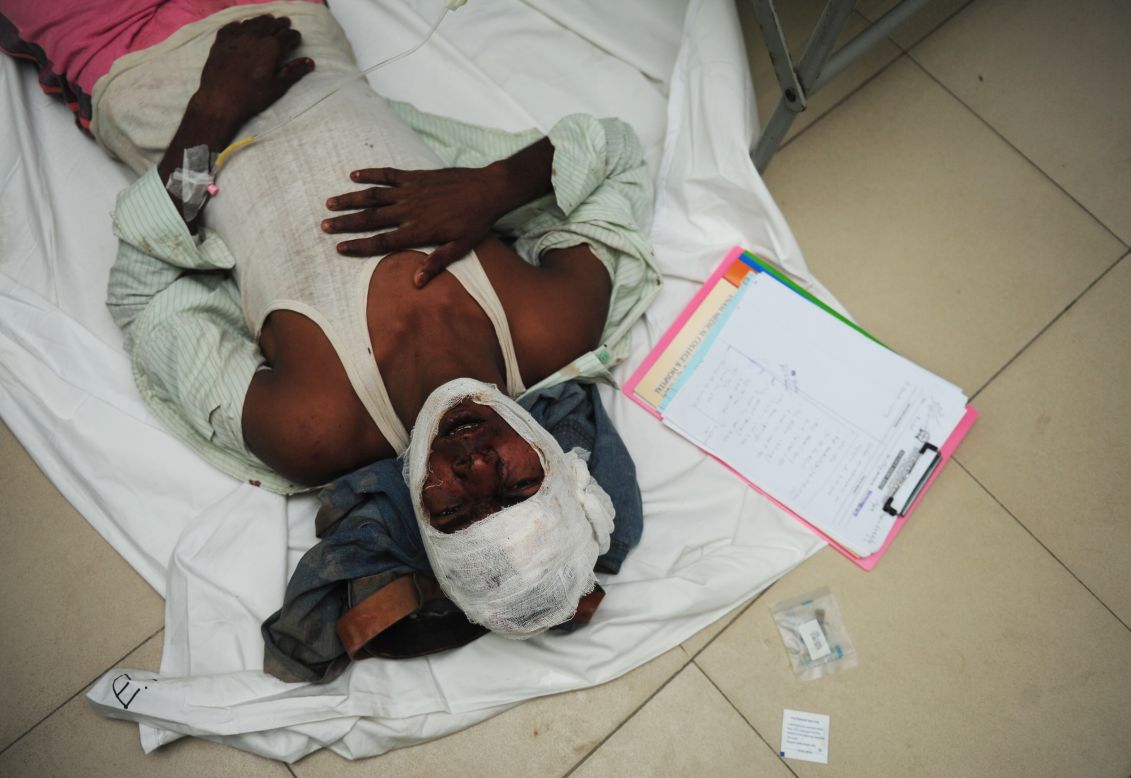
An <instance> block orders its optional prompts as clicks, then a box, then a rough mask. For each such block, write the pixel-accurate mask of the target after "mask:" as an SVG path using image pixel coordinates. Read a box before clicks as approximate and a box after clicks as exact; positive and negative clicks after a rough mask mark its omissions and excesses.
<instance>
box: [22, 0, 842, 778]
mask: <svg viewBox="0 0 1131 778" xmlns="http://www.w3.org/2000/svg"><path fill="white" fill-rule="evenodd" d="M600 5H601V4H584V3H583V4H555V3H552V2H550V0H531V1H530V5H529V6H517V7H516V6H514V5H511V4H508V3H506V2H504V0H473V2H472V3H470V4H469V5H468V6H466V7H465V8H464V9H461V10H460V11H459V12H457V13H454V14H449V15H448V17H447V18H446V19H445V20H444V23H443V25H442V27H441V29H440V31H439V32H438V33H437V34H436V36H435V37H434V38H433V40H432V41H431V42H430V43H429V44H428V45H427V46H425V47H424V48H422V49H421V50H420V51H418V52H417V53H416V54H414V55H413V56H411V57H409V58H406V59H405V60H402V61H401V62H398V63H396V64H395V65H392V66H390V67H388V68H384V69H382V70H380V71H378V72H377V73H375V74H374V76H373V78H372V80H373V82H374V84H375V86H376V87H377V88H378V89H379V90H380V91H382V92H383V93H385V94H387V95H388V96H390V97H393V98H399V99H408V100H411V101H412V102H414V103H415V104H416V105H417V106H418V107H420V108H421V109H423V110H429V111H433V112H437V113H444V114H447V115H451V116H454V117H456V118H459V119H462V120H465V121H474V122H478V123H481V124H493V125H496V126H501V127H505V128H508V129H519V128H523V127H528V126H538V127H541V128H543V129H545V128H547V127H549V126H551V125H552V124H553V122H554V121H555V120H556V119H557V118H558V117H560V116H562V115H565V114H567V113H571V112H574V111H586V112H590V113H594V114H596V115H618V116H620V117H621V118H624V119H626V120H627V121H629V122H630V123H632V124H633V125H634V126H635V127H636V129H637V132H638V133H639V135H640V137H641V139H642V142H643V144H644V147H645V149H646V153H647V156H648V160H649V163H650V165H651V166H652V169H653V170H654V171H655V172H656V175H657V201H656V208H655V212H654V226H653V230H652V238H653V241H654V243H655V247H656V254H657V257H658V259H659V262H660V264H661V267H662V268H663V270H664V274H665V277H666V279H667V283H666V286H665V288H664V290H663V291H662V293H661V295H660V297H659V299H658V300H657V302H656V304H655V305H654V307H653V309H652V310H651V311H650V312H649V313H648V315H647V316H646V319H645V321H644V322H642V323H641V324H639V325H638V326H637V329H636V330H635V332H634V353H633V355H632V357H631V358H630V360H629V361H628V362H627V363H626V364H625V365H622V366H621V367H620V368H619V372H618V376H619V377H621V378H624V377H626V376H627V375H628V372H629V370H630V369H631V368H632V367H634V366H635V365H637V364H639V362H640V361H641V360H642V359H643V357H644V355H645V354H646V353H647V351H648V349H649V348H650V346H651V345H652V344H653V343H654V342H655V341H656V340H657V339H658V337H659V335H660V334H661V333H662V332H663V330H664V329H665V328H666V326H667V325H668V323H669V322H670V321H671V320H672V319H673V318H674V316H675V315H676V313H677V312H678V310H679V309H680V308H681V307H682V306H683V305H684V304H685V303H686V301H687V300H688V299H689V298H690V297H691V295H692V294H693V293H694V291H695V288H696V285H697V283H699V282H701V281H702V280H703V279H705V278H706V276H707V275H708V273H709V272H710V270H711V269H712V268H713V267H714V265H715V264H716V263H717V262H719V261H720V260H721V259H722V257H723V256H724V255H725V253H726V251H727V249H729V248H730V247H731V246H732V245H735V244H741V245H743V246H745V247H747V248H749V249H752V250H754V251H756V252H763V253H765V254H766V255H768V256H769V257H771V258H773V259H774V260H776V261H777V262H778V263H779V264H781V265H782V266H784V267H785V268H786V269H787V270H788V271H790V272H791V273H793V274H794V275H795V276H797V277H798V278H799V279H800V280H802V281H803V282H805V283H808V284H809V286H810V288H811V289H813V290H814V291H815V292H816V293H817V294H819V295H821V296H822V297H825V299H829V296H828V294H827V292H826V290H824V289H823V287H821V286H820V285H819V284H818V283H817V282H816V281H815V280H813V279H812V277H811V275H810V274H809V272H808V269H807V268H806V266H805V263H804V261H803V259H802V256H801V253H800V250H799V249H798V246H797V244H796V242H795V240H794V238H793V235H792V233H791V232H790V230H789V227H788V226H787V225H786V223H785V221H784V219H783V218H782V216H781V214H780V212H779V211H778V209H777V207H776V206H775V204H774V202H773V200H772V198H771V197H770V195H769V193H768V192H767V191H766V189H765V187H764V185H763V183H762V181H761V179H760V178H759V177H758V175H757V174H756V172H755V171H754V168H753V166H752V164H751V163H750V160H749V158H748V157H747V155H746V147H747V144H748V142H749V139H750V138H751V136H752V134H753V128H754V126H755V125H756V121H755V111H754V100H753V93H752V90H751V87H750V84H749V79H748V76H747V70H746V61H745V53H744V51H743V48H742V39H741V35H740V33H739V28H738V23H737V19H736V18H735V12H734V8H733V4H731V3H718V2H714V1H713V0H692V2H691V3H690V5H689V6H687V5H686V4H685V2H684V0H664V2H663V3H660V4H655V3H652V2H650V0H640V1H639V2H637V3H634V4H631V6H629V5H627V4H625V5H620V4H618V10H617V12H616V15H617V17H618V18H620V19H629V20H631V18H632V13H633V11H632V9H635V13H637V14H644V15H647V20H648V21H647V24H646V25H643V26H642V27H641V26H638V27H637V28H636V29H633V30H626V34H625V35H623V36H618V35H617V27H618V25H602V24H601V21H600V20H601V14H602V13H604V11H603V10H602V8H601V7H598V6H600ZM685 8H686V19H684V18H683V12H684V9H685ZM333 9H334V13H335V14H337V15H338V16H339V18H340V19H341V20H342V22H343V27H344V28H345V29H346V30H347V33H348V34H349V35H350V37H351V41H352V43H353V44H354V47H355V51H356V52H357V54H358V58H359V61H360V62H361V63H362V64H363V65H364V64H366V63H369V62H375V61H377V60H378V59H380V58H382V57H383V56H387V55H388V54H389V53H391V52H396V51H399V50H401V49H402V48H404V46H405V41H415V40H416V39H418V38H419V37H420V36H421V35H423V33H424V31H425V30H426V29H427V26H428V24H429V23H430V22H431V21H432V20H433V19H434V18H435V14H436V13H437V12H438V6H437V5H436V4H435V3H434V2H431V0H419V2H417V3H408V4H401V3H383V4H382V8H381V9H378V8H377V7H376V6H375V5H371V4H370V3H369V2H367V1H366V0H335V2H334V4H333ZM540 9H541V10H540ZM640 18H644V17H640ZM619 26H621V27H624V25H623V24H621V25H619ZM641 29H645V30H651V31H653V32H651V33H648V34H655V35H656V36H658V39H660V41H661V42H660V44H659V45H655V46H653V45H652V44H651V43H650V42H649V38H648V34H642V33H641ZM673 42H674V44H673ZM676 51H678V57H677V58H676V60H675V61H674V62H672V63H671V66H670V67H669V66H665V64H664V63H665V61H668V60H665V56H671V55H674V53H675V52H676ZM664 52H669V54H665V53H664ZM0 128H2V131H3V137H4V138H5V141H4V143H3V144H2V145H0V182H2V184H0V186H2V188H0V415H2V416H3V418H4V421H5V422H6V423H7V424H8V426H9V427H10V428H11V429H12V431H13V432H14V434H15V435H16V436H17V437H18V438H19V440H20V441H21V442H22V443H23V445H24V446H25V447H26V448H27V449H28V451H29V452H30V454H31V455H32V456H33V458H34V459H35V460H36V462H37V463H38V464H39V466H40V467H41V468H42V469H43V470H44V472H45V473H47V475H48V477H49V478H51V480H52V481H53V482H54V483H55V485H56V486H57V487H58V488H59V490H60V491H61V492H62V493H63V494H64V495H65V496H66V497H67V498H68V499H69V500H70V501H71V503H72V504H73V505H74V506H75V507H76V508H77V509H78V510H79V512H80V513H82V514H83V515H84V516H85V517H86V518H87V519H88V520H89V521H90V523H91V524H92V525H93V526H94V527H95V529H97V531H98V532H99V533H100V534H101V535H102V536H103V537H104V538H106V540H107V541H108V542H109V543H110V544H111V545H113V546H114V548H116V549H117V550H118V551H119V552H120V553H121V554H122V555H123V556H124V557H125V558H126V559H127V561H129V562H130V564H131V565H133V566H134V568H135V569H137V570H138V572H139V573H140V574H141V575H142V576H144V577H145V579H146V580H147V581H148V582H149V583H150V584H151V585H152V586H153V587H154V588H155V589H157V591H158V592H160V593H161V594H162V595H163V596H164V597H165V599H166V630H165V646H164V653H163V656H162V662H161V672H160V673H159V674H153V673H145V672H139V671H134V670H129V669H122V670H118V671H114V672H111V673H108V674H107V675H106V676H105V677H103V678H102V679H101V680H100V681H99V682H97V683H96V684H95V686H94V687H93V688H92V690H91V691H90V693H89V695H88V697H89V699H90V700H91V702H92V703H93V704H94V705H95V706H96V708H98V710H99V711H100V712H102V713H104V714H105V715H107V716H113V717H117V718H127V719H131V720H134V721H137V722H139V723H140V724H141V725H142V726H141V736H142V744H143V747H144V748H145V750H146V751H149V750H152V749H154V748H157V747H159V746H160V745H162V744H164V743H168V742H170V741H172V740H174V739H176V738H178V737H181V736H183V735H195V736H200V737H206V738H209V739H212V740H216V741H219V742H223V743H227V744H230V745H233V746H235V747H238V748H242V749H246V750H249V751H253V752H255V753H258V754H262V755H265V756H269V757H274V758H277V759H282V760H286V761H294V760H297V759H299V758H301V757H302V756H304V755H306V754H308V753H310V752H311V751H314V750H317V749H318V748H322V747H328V748H330V749H332V750H333V751H335V752H337V753H339V754H341V755H343V756H346V757H349V758H357V757H363V756H370V755H375V754H379V753H382V752H384V751H387V750H390V749H393V748H398V747H401V746H405V745H411V744H413V743H418V742H421V741H423V740H428V739H431V738H435V737H439V736H442V735H444V734H448V733H450V732H454V731H456V730H458V729H461V728H463V727H466V726H469V725H470V724H472V723H475V722H477V721H480V720H482V719H485V718H487V717H489V716H492V715H494V714H496V713H499V712H501V711H502V710H505V709H506V708H507V707H510V706H512V705H514V704H516V703H518V702H520V701H521V700H524V699H528V698H531V697H535V696H539V695H544V694H551V693H556V692H562V691H567V690H570V689H576V688H581V687H586V686H591V685H594V684H598V683H602V682H605V681H608V680H611V679H613V678H615V677H617V676H619V675H621V674H623V673H625V672H627V671H629V670H631V669H632V668H634V667H636V666H638V665H640V664H642V663H644V662H646V661H648V660H649V659H651V658H653V657H655V656H658V655H659V654H661V653H663V652H664V651H666V650H668V649H669V648H671V647H672V646H674V645H676V644H678V643H679V642H681V641H682V640H684V639H686V638H687V637H689V636H690V635H692V634H693V633H694V632H695V631H696V630H698V629H700V628H702V627H703V626H705V625H707V624H709V623H710V622H712V621H713V620H715V619H716V618H718V617H720V616H721V615H723V614H724V613H725V612H726V611H728V610H729V609H730V608H732V607H734V606H735V605H737V604H738V603H740V602H742V601H744V600H746V599H749V598H750V597H752V596H754V595H756V594H757V593H758V592H760V591H761V590H763V589H764V588H765V587H767V586H768V585H769V584H770V583H772V582H773V581H774V580H776V579H777V578H779V577H780V576H781V575H783V574H784V573H785V572H787V571H788V570H790V569H791V568H792V567H793V566H795V565H796V564H798V563H799V562H800V561H801V560H803V559H805V558H806V557H807V556H809V555H810V554H812V553H814V552H815V551H817V550H818V549H819V548H821V547H822V546H823V543H821V542H820V541H819V540H818V539H817V538H815V537H814V536H813V535H811V534H810V533H809V532H808V531H807V530H806V529H805V528H804V527H802V526H801V525H800V524H799V523H798V522H796V521H795V520H794V519H792V518H790V517H789V516H787V515H785V514H783V513H782V512H781V511H780V510H778V509H777V508H775V507H773V506H772V505H770V504H769V503H768V502H767V501H766V500H765V499H763V498H761V497H759V496H758V495H757V494H756V493H754V492H753V491H751V490H750V489H748V488H746V487H745V486H744V485H743V484H742V483H741V482H739V480H738V479H736V478H735V477H734V476H733V474H731V473H730V472H729V471H727V470H725V469H724V468H722V467H721V466H720V465H719V464H717V463H716V462H714V461H713V460H711V459H709V458H708V457H706V456H704V455H703V454H701V453H700V452H699V451H698V450H696V449H695V448H694V447H692V446H691V445H689V444H687V443H686V442H685V441H683V440H682V439H680V438H678V437H677V436H675V435H674V434H673V433H671V432H670V431H668V430H667V429H665V428H664V427H663V426H662V425H660V424H658V423H657V422H656V421H655V419H653V418H652V417H651V416H649V415H647V414H646V413H644V412H643V411H641V410H640V409H639V408H637V407H636V406H635V405H633V404H632V403H631V402H630V401H628V400H627V399H626V398H625V397H623V396H622V395H620V394H617V393H613V392H612V391H605V392H604V398H605V400H606V405H607V407H608V408H609V411H610V413H611V415H612V417H613V419H614V421H615V423H616V424H617V426H618V428H619V429H620V430H621V434H622V435H623V436H624V438H625V440H626V442H627V444H628V446H629V448H630V450H631V451H632V453H633V455H634V457H635V459H636V462H637V467H638V472H639V478H640V484H641V488H642V490H643V494H644V501H645V516H646V519H645V522H646V524H645V532H644V538H643V541H642V542H641V545H640V546H639V547H638V548H637V549H636V550H634V551H633V552H632V553H631V554H630V555H629V558H628V561H627V562H626V564H625V565H624V568H623V570H622V572H621V573H620V574H619V575H617V576H613V577H606V579H605V580H604V581H603V584H604V585H605V587H606V589H607V590H608V595H607V597H606V598H605V600H604V602H603V603H602V606H601V609H600V611H599V612H598V614H597V617H596V618H595V620H594V622H593V623H592V624H591V625H590V626H588V627H587V628H585V629H583V630H580V631H578V632H576V633H574V634H573V635H571V636H568V637H561V636H553V635H545V636H540V637H538V638H535V639H533V640H530V641H526V642H513V641H508V640H504V639H501V638H496V637H494V636H490V635H488V636H486V637H484V638H482V639H480V640H478V641H476V642H474V643H472V644H471V645H469V646H467V647H465V648H462V649H459V650H458V651H453V652H448V653H446V654H441V655H437V656H432V657H426V658H419V659H412V660H402V661H382V660H366V661H364V662H360V663H355V664H354V665H353V666H352V667H351V668H350V669H349V670H348V671H347V672H346V673H345V674H344V675H343V676H342V677H340V678H339V679H338V680H337V681H335V682H334V683H331V684H328V685H325V686H308V685H301V684H285V683H282V682H280V681H278V680H276V679H274V678H272V677H270V676H267V675H265V674H264V673H262V672H261V667H262V649H263V644H262V639H261V638H260V634H259V624H260V622H261V621H262V620H263V619H264V618H265V617H266V616H267V615H269V614H270V613H271V612H273V611H274V610H276V609H277V607H278V606H279V604H280V603H281V601H282V596H283V588H284V586H285V583H286V580H287V576H288V574H289V572H290V571H291V570H292V569H293V567H294V565H295V563H296V562H297V560H298V558H299V556H301V554H302V553H303V552H304V551H305V550H306V549H307V548H308V547H309V546H310V545H311V544H312V543H313V542H314V536H313V514H314V510H315V501H314V498H313V497H311V496H303V497H295V498H290V499H285V498H282V497H279V496H276V495H272V494H269V493H267V492H264V491H262V490H260V489H256V488H255V487H252V486H250V485H247V484H242V483H239V482H236V481H234V480H232V479H230V478H228V477H227V476H224V475H222V474H221V473H219V472H217V471H215V470H213V469H212V468H210V467H209V466H208V465H206V464H204V463H203V462H201V461H199V460H198V459H197V458H196V457H195V456H194V455H193V454H192V453H191V452H190V451H189V450H187V449H186V448H184V447H183V446H182V445H181V444H179V443H178V442H177V441H176V440H175V439H174V438H172V437H171V436H169V435H168V434H167V433H166V432H164V430H163V429H162V428H161V427H160V425H159V424H158V423H157V422H156V421H155V420H154V419H153V418H152V417H151V416H150V414H149V413H148V411H147V409H146V408H145V406H144V405H143V404H142V402H141V400H140V398H139V397H138V396H137V394H136V392H135V390H134V388H133V384H132V380H131V377H130V373H129V369H128V363H127V360H126V357H125V356H124V354H123V353H122V350H121V338H120V336H119V334H118V332H117V330H116V328H115V327H114V325H113V323H112V321H111V320H110V317H109V315H108V313H107V312H106V310H105V308H104V307H103V290H104V289H105V283H106V277H107V273H108V271H109V267H110V264H111V263H112V261H113V257H114V253H115V248H116V244H115V240H114V238H113V236H112V235H111V234H110V229H109V227H110V225H109V218H108V214H109V211H110V209H111V208H112V205H113V199H114V196H115V194H116V193H117V192H118V191H119V190H120V189H121V188H123V187H124V186H125V185H126V184H127V183H128V182H129V178H130V176H129V173H128V171H126V170H125V169H124V168H123V167H121V166H119V165H117V164H116V163H113V162H111V161H110V160H108V159H106V158H105V157H104V156H103V155H102V154H101V152H100V151H99V150H98V149H97V148H96V147H95V146H94V145H93V144H92V143H91V142H90V141H89V140H87V139H86V138H84V137H82V136H81V135H80V134H79V133H78V131H77V130H76V129H75V128H74V127H73V125H72V122H71V119H70V116H69V114H68V113H67V112H66V111H65V109H63V108H62V107H61V106H59V105H58V104H56V103H54V102H53V101H51V100H49V99H48V98H47V97H46V96H45V95H43V94H41V93H40V92H39V90H38V87H37V86H36V84H35V79H34V77H32V75H31V74H30V72H27V71H24V70H18V69H17V67H16V66H15V64H14V63H13V62H11V61H10V60H9V59H7V58H0Z"/></svg>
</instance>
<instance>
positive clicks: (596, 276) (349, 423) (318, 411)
mask: <svg viewBox="0 0 1131 778" xmlns="http://www.w3.org/2000/svg"><path fill="white" fill-rule="evenodd" d="M476 254H477V255H478V256H479V259H480V262H481V263H482V265H483V269H484V271H485V272H486V274H487V277H488V279H489V280H490V281H491V285H492V286H493V287H494V288H495V291H496V293H497V294H498V296H499V300H500V301H501V303H502V305H503V310H504V311H505V312H506V316H507V321H508V324H509V327H510V330H511V333H512V335H513V338H514V345H515V352H516V355H517V357H518V364H519V368H520V372H521V374H522V379H523V382H524V383H525V384H526V385H527V386H530V385H532V384H534V383H536V382H537V381H539V380H541V379H543V378H545V377H546V376H548V375H551V374H552V373H553V372H554V371H556V370H558V369H560V368H561V367H563V366H564V365H566V364H568V363H569V362H571V361H572V360H573V359H575V358H577V357H578V356H580V355H581V354H583V353H585V352H586V351H588V350H590V349H592V348H594V347H596V345H597V344H598V341H599V338H600V334H601V329H602V327H603V326H604V323H605V317H606V315H607V311H608V301H609V293H610V288H611V284H610V281H609V276H608V273H607V272H606V270H605V269H604V267H603V266H602V265H601V264H600V262H599V261H598V260H597V259H596V258H595V257H594V256H593V255H592V253H591V252H590V251H589V250H588V249H587V248H585V247H583V246H579V247H575V248H572V249H565V250H561V251H556V252H549V253H547V255H546V256H545V257H544V258H543V265H542V266H541V267H534V266H531V265H529V264H527V263H526V262H524V261H523V260H522V259H521V258H519V257H518V256H517V255H516V254H514V252H512V251H511V250H510V249H508V248H507V247H506V246H504V245H503V244H502V243H500V242H499V241H497V240H495V239H494V238H488V239H486V240H484V241H483V242H482V243H481V244H480V245H479V246H478V247H477V248H476ZM422 259H423V255H422V254H421V253H420V252H415V251H405V252H398V253H396V254H390V255H389V256H387V257H385V258H384V259H383V260H382V261H381V263H380V264H379V265H378V266H377V269H376V270H375V271H374V273H373V276H372V277H371V279H370V287H369V306H368V310H367V318H368V323H369V333H370V340H371V342H372V346H373V356H374V359H375V361H376V363H377V366H378V368H379V370H380V372H381V375H382V377H383V378H384V380H385V386H386V389H387V391H388V393H389V398H390V400H391V402H392V405H393V409H394V410H395V411H396V413H397V416H398V417H399V418H400V419H401V421H402V422H404V424H405V426H406V427H407V428H410V429H411V427H412V424H413V421H414V420H415V419H416V415H417V413H418V412H419V411H420V408H421V407H422V405H423V404H424V400H425V399H426V398H427V396H428V395H429V394H430V393H431V392H432V390H433V389H435V388H436V387H438V386H440V385H441V384H444V383H446V382H447V381H449V380H451V379H453V378H458V377H470V378H476V379H479V380H481V381H486V382H490V383H495V384H498V385H500V386H503V385H505V380H504V378H505V372H504V370H505V368H504V363H503V355H502V353H501V350H500V348H499V343H498V339H497V337H496V335H495V331H494V329H493V327H492V325H491V322H490V320H489V319H488V318H487V316H486V314H485V313H484V312H483V310H482V308H480V306H479V304H478V303H476V302H475V300H474V299H472V297H471V296H470V295H469V294H468V293H467V291H466V290H464V288H463V286H462V285H461V284H460V283H459V282H458V281H457V280H456V279H455V277H453V276H452V275H450V274H449V273H442V274H441V275H440V276H438V277H437V278H435V279H434V280H433V281H432V282H431V283H429V284H428V285H427V286H425V287H424V288H423V289H417V288H415V286H414V285H413V283H412V276H413V273H414V272H415V270H416V268H417V267H419V265H420V262H421V261H422ZM260 348H261V350H262V351H263V354H264V357H265V358H266V361H267V363H268V365H269V366H270V368H271V369H270V370H263V371H260V372H259V373H257V374H256V376H255V378H254V380H253V381H252V384H251V387H250V388H249V390H248V394H247V398H246V400H245V403H244V414H243V425H244V437H245V438H246V440H247V443H248V446H249V447H250V448H251V450H252V451H253V452H254V453H255V454H256V455H257V456H258V457H260V459H262V460H263V461H264V462H265V463H266V464H268V465H269V466H271V467H272V468H274V469H275V470H277V471H278V472H280V473H281V474H282V475H284V476H286V477H288V478H290V479H292V480H294V481H296V482H299V483H306V484H317V483H323V482H325V481H327V480H330V479H332V478H334V477H336V476H338V475H341V474H344V473H346V472H350V471H351V470H354V469H356V468H358V467H361V466H363V465H365V464H368V463H370V462H373V461H376V460H378V459H382V458H387V457H391V456H395V455H396V453H397V452H395V451H394V450H393V447H392V446H391V445H390V444H389V442H388V441H387V440H385V437H384V436H383V435H382V434H381V432H380V431H379V430H378V428H377V426H376V424H375V423H374V422H373V420H372V419H371V418H370V416H369V414H368V413H367V411H366V410H365V407H364V406H363V405H362V403H361V400H360V399H359V398H358V397H357V395H356V393H355V392H354V389H353V387H352V386H351V384H350V382H349V379H348V378H347V376H346V373H345V369H344V368H343V367H342V364H341V361H340V359H339V358H338V356H337V354H336V353H335V351H334V349H333V347H332V346H331V345H330V342H329V340H328V339H327V338H326V336H325V335H324V334H323V333H322V330H321V329H320V328H319V327H318V326H317V325H316V324H315V323H314V322H312V321H311V320H310V319H308V318H306V317H305V316H303V315H302V314H299V313H295V312H292V311H286V310H279V311H275V312H273V313H271V314H270V316H269V317H268V318H267V320H266V322H265V323H264V326H263V329H262V334H261V336H260Z"/></svg>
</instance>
